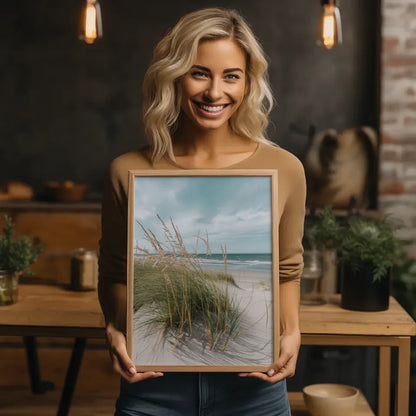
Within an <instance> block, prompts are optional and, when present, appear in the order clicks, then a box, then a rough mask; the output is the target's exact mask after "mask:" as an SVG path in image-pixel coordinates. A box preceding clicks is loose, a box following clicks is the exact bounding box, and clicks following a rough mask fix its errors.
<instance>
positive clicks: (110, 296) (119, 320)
mask: <svg viewBox="0 0 416 416" xmlns="http://www.w3.org/2000/svg"><path fill="white" fill-rule="evenodd" d="M123 177H125V180H124V181H123V180H122V178H123ZM126 257H127V170H126V169H125V167H123V166H122V165H121V164H120V163H118V164H115V163H114V162H113V163H112V165H111V167H110V171H109V176H108V178H107V181H106V187H105V189H104V198H103V206H102V237H101V240H100V259H99V271H100V273H99V280H98V296H99V300H100V305H101V309H102V310H103V313H104V318H105V323H106V338H107V346H108V349H109V352H110V357H111V361H112V363H113V368H114V370H115V371H116V372H117V373H119V374H120V375H121V376H122V377H123V378H125V379H126V380H127V381H129V382H131V383H134V382H136V381H140V380H144V379H146V378H150V377H159V376H161V375H163V374H162V373H155V372H146V373H137V372H136V368H135V366H134V363H133V361H132V359H131V358H130V357H129V355H128V353H127V343H126V313H127V286H126V274H127V266H126V264H127V258H126Z"/></svg>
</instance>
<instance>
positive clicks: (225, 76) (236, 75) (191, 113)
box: [180, 39, 247, 130]
mask: <svg viewBox="0 0 416 416" xmlns="http://www.w3.org/2000/svg"><path fill="white" fill-rule="evenodd" d="M180 85H181V88H182V103H181V108H182V111H183V112H184V113H185V114H186V116H187V117H188V119H189V120H190V121H191V122H192V123H193V124H194V125H196V126H197V127H198V128H200V129H204V130H206V129H218V128H221V127H224V126H228V120H229V119H230V117H231V116H232V115H233V114H234V113H235V111H236V110H237V109H238V107H239V106H240V104H241V102H242V101H243V98H244V95H245V92H246V89H247V88H246V86H247V81H246V55H245V52H244V51H243V50H242V49H241V48H240V46H238V44H237V43H236V42H234V41H233V40H230V39H218V40H208V41H203V42H201V43H200V44H199V46H198V53H197V57H196V61H195V63H194V65H193V66H192V68H191V69H190V71H189V72H188V73H186V74H185V75H184V76H183V77H182V79H181V84H180Z"/></svg>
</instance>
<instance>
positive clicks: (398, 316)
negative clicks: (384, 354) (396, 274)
mask: <svg viewBox="0 0 416 416" xmlns="http://www.w3.org/2000/svg"><path fill="white" fill-rule="evenodd" d="M340 300H341V297H340V295H334V296H333V297H332V298H331V300H330V302H328V303H327V304H325V305H317V306H306V305H302V306H301V308H300V327H301V328H300V329H301V332H302V334H340V335H341V334H342V335H406V336H409V335H416V324H415V322H414V321H413V319H412V317H411V316H410V315H409V314H408V313H407V312H406V311H405V310H404V309H403V308H402V307H401V306H400V304H399V303H398V302H397V301H396V299H394V298H393V297H390V307H389V309H388V310H386V311H381V312H357V311H350V310H346V309H342V308H341V307H340Z"/></svg>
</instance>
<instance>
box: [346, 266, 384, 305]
mask: <svg viewBox="0 0 416 416" xmlns="http://www.w3.org/2000/svg"><path fill="white" fill-rule="evenodd" d="M390 274H391V270H389V272H388V273H387V275H386V276H384V277H382V278H381V279H378V280H374V279H373V273H372V266H371V264H363V267H362V268H361V269H360V270H357V271H353V270H352V269H351V267H349V265H348V264H344V265H343V266H341V307H342V308H344V309H350V310H353V311H366V312H375V311H384V310H386V309H388V308H389V295H390Z"/></svg>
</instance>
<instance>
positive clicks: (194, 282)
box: [131, 176, 276, 366]
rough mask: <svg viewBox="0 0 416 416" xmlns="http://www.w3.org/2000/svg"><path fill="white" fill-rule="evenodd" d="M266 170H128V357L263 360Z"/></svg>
mask: <svg viewBox="0 0 416 416" xmlns="http://www.w3.org/2000/svg"><path fill="white" fill-rule="evenodd" d="M271 180H272V179H271V177H270V176H135V177H134V210H133V213H134V219H133V233H132V238H133V240H134V241H133V244H132V247H133V263H134V264H133V285H132V287H133V302H132V309H133V310H132V311H131V312H132V313H131V316H132V359H133V362H134V364H135V365H136V366H149V365H154V366H268V365H270V364H271V363H273V352H274V351H273V347H274V346H273V329H274V328H273V326H274V322H273V296H272V293H273V273H272V238H273V235H272V200H271V198H272V192H271V187H272V184H271ZM275 284H276V283H275Z"/></svg>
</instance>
